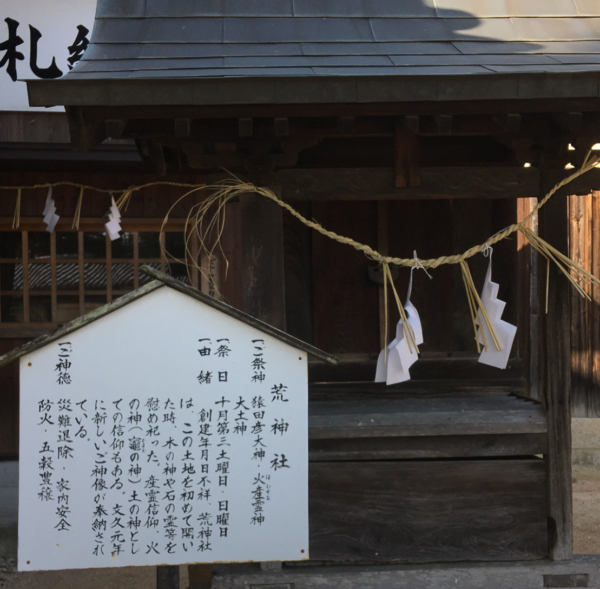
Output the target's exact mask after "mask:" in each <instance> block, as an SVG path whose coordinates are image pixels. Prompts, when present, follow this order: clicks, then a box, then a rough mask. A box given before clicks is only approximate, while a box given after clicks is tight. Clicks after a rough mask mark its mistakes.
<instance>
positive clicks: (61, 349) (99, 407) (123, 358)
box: [19, 279, 335, 571]
mask: <svg viewBox="0 0 600 589" xmlns="http://www.w3.org/2000/svg"><path fill="white" fill-rule="evenodd" d="M171 280H172V279H171ZM187 288H189V287H187ZM190 290H192V289H190ZM194 292H197V291H194ZM136 293H141V294H137V295H136ZM127 296H131V298H132V300H131V302H128V303H126V304H123V306H121V308H118V309H117V310H113V311H112V312H110V313H107V314H103V315H102V316H101V317H100V318H97V319H96V320H94V321H93V322H86V321H85V317H84V318H83V319H82V320H79V321H80V326H78V327H77V328H72V329H71V331H70V332H65V334H64V335H60V334H59V337H58V339H56V337H55V336H52V337H54V339H53V340H52V341H47V342H44V343H42V344H38V346H37V348H36V347H35V346H32V351H30V352H29V353H24V355H23V354H19V355H20V356H21V360H20V362H21V366H20V374H21V439H20V484H19V570H21V571H29V570H40V569H69V568H88V567H115V566H131V565H157V564H183V563H191V562H207V563H209V562H223V561H228V562H246V561H269V560H304V559H307V558H308V384H307V353H306V350H309V351H312V350H316V349H314V348H312V347H311V346H308V345H307V344H304V343H303V342H300V341H299V340H295V338H292V337H290V336H287V335H286V334H282V333H281V332H278V331H277V330H275V329H273V328H271V327H269V326H266V325H265V324H261V323H260V322H256V321H255V320H252V318H250V317H249V316H246V315H244V314H242V313H240V312H239V311H235V310H234V313H237V314H238V316H241V315H244V317H247V318H248V319H249V321H247V322H246V321H244V320H243V317H242V318H241V319H240V318H239V317H237V316H234V315H232V314H228V313H227V312H223V311H222V310H220V309H219V308H215V307H214V305H211V304H207V303H206V302H203V301H202V300H201V299H200V300H199V299H198V297H202V296H204V297H205V298H208V297H207V296H206V295H201V294H199V293H198V294H197V295H195V298H194V296H190V295H189V294H188V293H185V292H181V291H179V290H178V289H176V287H171V286H166V285H164V284H163V283H161V282H159V281H155V282H153V283H150V284H149V285H146V286H145V287H142V288H141V289H139V290H138V291H134V293H131V295H127ZM115 303H118V301H116V302H115ZM115 303H112V304H113V305H115ZM218 304H221V305H223V304H222V303H218ZM223 307H227V306H226V305H223ZM229 309H231V308H230V307H229ZM93 313H96V312H93ZM90 315H92V314H90ZM74 323H75V322H74ZM74 323H73V324H72V325H74ZM261 325H262V326H263V327H265V329H263V328H262V327H261ZM266 328H268V329H266ZM269 330H270V331H271V333H269ZM63 331H64V330H63ZM272 334H274V335H275V337H274V335H272ZM278 334H279V335H280V336H281V337H279V336H278ZM285 338H287V341H284V340H285ZM296 342H297V343H298V346H296V345H295V343H296ZM32 343H33V344H35V342H32ZM320 355H321V357H323V356H327V355H326V354H324V353H323V352H320ZM325 359H328V358H325ZM329 359H330V361H331V357H329ZM333 360H334V361H335V359H333Z"/></svg>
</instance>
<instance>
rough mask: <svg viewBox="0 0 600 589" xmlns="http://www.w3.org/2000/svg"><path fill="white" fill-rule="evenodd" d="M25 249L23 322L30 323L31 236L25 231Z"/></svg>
mask: <svg viewBox="0 0 600 589" xmlns="http://www.w3.org/2000/svg"><path fill="white" fill-rule="evenodd" d="M21 244H22V248H23V253H22V262H23V321H24V322H25V323H29V234H28V233H27V231H23V233H22V234H21Z"/></svg>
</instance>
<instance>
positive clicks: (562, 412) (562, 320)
mask: <svg viewBox="0 0 600 589" xmlns="http://www.w3.org/2000/svg"><path fill="white" fill-rule="evenodd" d="M556 180H557V178H556V177H552V178H550V177H549V175H546V174H545V175H544V187H545V188H550V187H552V186H553V185H554V183H555V181H556ZM568 223H569V215H568V206H567V198H566V197H565V196H564V195H555V197H554V198H552V199H550V200H549V201H548V202H547V203H546V205H545V206H544V207H543V208H542V209H541V210H540V213H539V231H540V236H541V237H542V238H544V239H546V240H547V241H549V242H550V243H551V244H552V245H553V246H554V247H555V248H556V249H558V250H559V251H561V252H563V253H565V254H567V255H568V253H569V247H568ZM544 266H545V263H544ZM539 274H540V276H541V277H542V282H543V286H542V288H541V289H540V290H541V296H542V297H544V298H545V295H546V279H545V277H546V271H545V268H544V271H543V272H540V273H539ZM571 288H572V287H571V285H570V283H569V281H568V280H567V279H566V278H565V276H564V275H563V274H562V273H561V272H560V271H559V269H558V268H557V267H556V265H555V264H550V281H549V293H548V313H547V314H543V315H542V326H543V335H542V338H541V339H542V344H543V349H542V367H543V368H542V387H543V399H544V403H545V405H546V412H547V416H548V454H547V455H546V464H547V485H548V516H549V517H548V522H549V547H550V555H551V557H552V559H553V560H559V561H562V560H570V559H571V557H572V555H573V491H572V481H571V402H570V401H571V400H570V397H571V322H570V306H569V303H570V295H571Z"/></svg>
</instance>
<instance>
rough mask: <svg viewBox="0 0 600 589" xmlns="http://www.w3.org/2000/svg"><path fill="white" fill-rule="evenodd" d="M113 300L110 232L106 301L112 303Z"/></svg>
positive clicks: (107, 248) (107, 253)
mask: <svg viewBox="0 0 600 589" xmlns="http://www.w3.org/2000/svg"><path fill="white" fill-rule="evenodd" d="M112 300H113V283H112V242H111V241H110V237H109V236H108V233H107V234H106V301H107V302H108V303H110V302H111V301H112Z"/></svg>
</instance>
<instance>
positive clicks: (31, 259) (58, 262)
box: [0, 222, 198, 327]
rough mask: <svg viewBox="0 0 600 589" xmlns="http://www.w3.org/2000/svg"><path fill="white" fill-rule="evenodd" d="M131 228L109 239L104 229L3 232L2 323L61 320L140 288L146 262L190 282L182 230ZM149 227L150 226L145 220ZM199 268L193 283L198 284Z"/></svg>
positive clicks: (0, 262)
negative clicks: (184, 261)
mask: <svg viewBox="0 0 600 589" xmlns="http://www.w3.org/2000/svg"><path fill="white" fill-rule="evenodd" d="M159 227H160V224H157V225H156V230H155V231H146V230H144V231H126V232H124V233H122V237H121V239H119V240H116V241H112V242H111V241H110V239H109V238H108V236H107V235H106V234H105V233H104V232H102V231H94V230H91V229H90V230H88V229H85V230H84V231H65V230H59V231H57V232H55V233H52V234H50V233H47V232H43V231H4V232H0V324H1V325H5V326H8V325H10V324H13V325H27V326H29V327H32V326H38V327H48V326H51V325H60V324H62V323H65V322H67V321H70V320H71V319H74V318H75V317H78V316H79V315H82V314H84V313H87V312H89V311H91V310H93V309H95V308H96V307H99V306H101V305H103V304H105V303H107V302H110V301H112V300H114V299H116V298H118V297H119V296H121V295H123V294H125V293H127V292H129V291H131V290H133V289H135V288H138V287H139V286H140V285H142V284H144V283H145V282H148V281H149V280H150V278H149V277H148V276H146V275H145V274H143V273H140V272H139V268H140V266H143V265H144V264H147V265H150V266H153V267H155V268H157V269H161V270H162V271H167V272H169V273H170V274H171V275H173V276H175V277H177V278H179V279H181V280H183V281H185V282H189V278H188V275H187V270H186V268H185V266H184V265H182V264H177V263H167V260H166V259H165V257H164V255H162V254H161V247H160V240H161V239H164V240H165V245H166V248H167V251H168V252H169V253H171V254H173V255H174V256H176V257H178V258H180V259H183V257H184V238H183V233H182V232H180V231H179V232H166V233H164V234H163V235H162V236H161V234H160V233H159V231H158V228H159ZM144 229H148V223H147V222H146V223H145V227H144ZM197 282H198V276H197V273H196V272H195V273H193V275H192V283H193V284H194V286H197Z"/></svg>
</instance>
